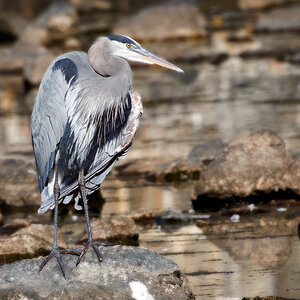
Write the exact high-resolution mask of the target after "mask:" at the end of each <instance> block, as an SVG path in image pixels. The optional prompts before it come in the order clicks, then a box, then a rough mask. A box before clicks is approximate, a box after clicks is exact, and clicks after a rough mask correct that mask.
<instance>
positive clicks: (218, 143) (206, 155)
mask: <svg viewBox="0 0 300 300" xmlns="http://www.w3.org/2000/svg"><path fill="white" fill-rule="evenodd" d="M225 146H226V143H225V142H223V141H222V140H221V139H215V140H211V141H201V142H199V143H198V144H197V145H195V146H194V147H193V148H192V150H191V151H190V153H189V155H188V160H190V161H191V162H192V163H194V164H197V163H202V164H204V165H208V164H210V163H211V162H213V161H214V160H215V159H216V158H217V157H218V156H219V155H221V153H222V152H223V150H224V147H225Z"/></svg>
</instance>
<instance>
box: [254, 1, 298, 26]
mask: <svg viewBox="0 0 300 300" xmlns="http://www.w3.org/2000/svg"><path fill="white" fill-rule="evenodd" d="M299 29H300V6H299V5H295V6H291V7H286V8H276V9H274V10H272V11H270V12H269V13H265V14H262V15H261V16H260V17H259V19H258V21H257V25H256V30H258V31H298V30H299Z"/></svg>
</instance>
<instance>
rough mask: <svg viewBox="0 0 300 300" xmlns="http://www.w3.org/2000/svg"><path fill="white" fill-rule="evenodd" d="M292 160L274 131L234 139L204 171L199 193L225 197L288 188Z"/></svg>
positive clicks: (264, 131) (197, 188) (197, 187)
mask: <svg viewBox="0 0 300 300" xmlns="http://www.w3.org/2000/svg"><path fill="white" fill-rule="evenodd" d="M290 164H291V158H290V157H289V156H288V155H287V153H286V150H285V144H284V142H283V141H282V139H281V138H280V137H279V136H278V135H277V134H276V133H275V132H273V131H270V130H261V131H257V132H254V133H252V134H251V135H250V136H248V137H242V138H236V139H233V140H232V141H230V142H229V144H228V145H227V147H225V149H224V151H223V153H222V154H221V155H220V156H219V157H218V158H217V159H216V160H214V161H213V162H212V163H211V164H209V165H208V166H207V168H206V169H205V170H204V171H203V172H202V173H201V174H200V179H199V181H198V183H197V185H196V187H195V196H196V198H197V199H198V200H199V201H201V197H210V198H215V197H216V198H221V199H224V198H231V197H247V196H250V195H252V194H255V193H257V192H259V191H262V192H264V193H269V192H272V191H275V192H276V191H279V190H285V189H287V188H288V186H287V178H290V176H289V175H287V172H288V168H289V165H290ZM299 175H300V174H299ZM296 178H297V177H296ZM298 181H299V178H298Z"/></svg>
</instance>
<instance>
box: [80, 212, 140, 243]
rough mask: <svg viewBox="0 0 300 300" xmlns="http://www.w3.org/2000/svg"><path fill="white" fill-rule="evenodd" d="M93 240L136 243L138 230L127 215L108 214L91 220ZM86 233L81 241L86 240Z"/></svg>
mask: <svg viewBox="0 0 300 300" xmlns="http://www.w3.org/2000/svg"><path fill="white" fill-rule="evenodd" d="M91 227H92V232H93V238H94V240H95V241H107V242H122V243H123V245H137V243H138V237H139V230H138V228H137V226H136V225H135V223H134V221H133V219H132V218H130V217H127V216H110V217H104V218H101V219H100V218H99V219H96V220H92V221H91ZM87 239H88V236H87V233H86V234H85V235H84V236H83V237H82V239H81V241H82V242H86V241H87Z"/></svg>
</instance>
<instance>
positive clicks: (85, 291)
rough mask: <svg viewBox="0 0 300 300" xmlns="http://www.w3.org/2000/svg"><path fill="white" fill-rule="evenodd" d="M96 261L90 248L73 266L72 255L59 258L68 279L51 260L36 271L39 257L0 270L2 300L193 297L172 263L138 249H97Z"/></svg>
mask: <svg viewBox="0 0 300 300" xmlns="http://www.w3.org/2000/svg"><path fill="white" fill-rule="evenodd" d="M101 252H102V256H103V262H101V263H99V262H98V260H97V259H96V256H95V254H94V253H93V251H91V250H89V251H88V253H87V254H86V255H85V256H84V258H83V260H82V262H81V263H80V264H79V265H78V267H75V264H76V259H77V258H76V257H74V256H70V255H64V256H63V257H62V260H63V263H64V266H65V271H66V280H64V279H63V277H62V274H61V271H60V269H59V266H58V264H57V261H56V260H55V259H52V260H51V261H50V262H49V263H48V264H47V265H46V266H45V267H44V269H43V270H42V271H41V272H40V273H39V272H38V269H39V265H40V263H41V259H32V260H23V261H20V262H15V263H13V264H9V265H4V266H2V267H0V274H1V275H0V298H2V299H3V298H5V299H25V298H30V299H46V298H47V299H50V298H51V299H53V298H56V299H62V298H65V299H102V300H105V299H107V300H108V299H109V300H111V299H118V300H125V299H126V300H127V299H128V300H129V299H139V300H141V299H148V300H151V299H152V300H153V299H156V300H159V299H161V300H162V299H164V300H168V299H170V300H171V299H172V300H179V299H180V300H184V299H195V298H194V296H193V295H192V293H191V290H190V288H189V285H188V282H187V279H186V277H185V276H184V275H183V274H182V272H181V271H180V270H179V268H178V266H177V265H176V264H175V263H174V262H173V261H171V260H169V259H166V258H164V257H163V256H160V255H159V254H157V253H155V252H153V251H150V250H147V249H143V248H138V247H122V246H114V247H108V248H105V247H104V248H103V249H101Z"/></svg>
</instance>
